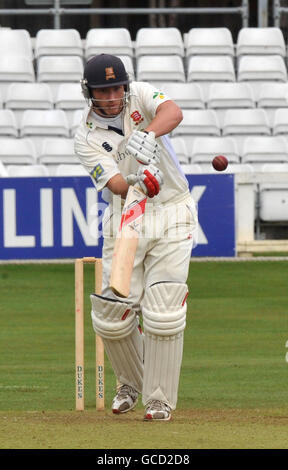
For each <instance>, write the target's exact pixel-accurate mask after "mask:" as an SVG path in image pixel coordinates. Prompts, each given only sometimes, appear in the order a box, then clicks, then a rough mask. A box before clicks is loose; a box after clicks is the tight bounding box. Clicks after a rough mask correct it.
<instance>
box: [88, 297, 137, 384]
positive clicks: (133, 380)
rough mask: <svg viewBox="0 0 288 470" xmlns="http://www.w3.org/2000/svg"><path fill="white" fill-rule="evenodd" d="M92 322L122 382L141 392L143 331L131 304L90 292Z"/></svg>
mask: <svg viewBox="0 0 288 470" xmlns="http://www.w3.org/2000/svg"><path fill="white" fill-rule="evenodd" d="M90 299H91V304H92V312H91V317H92V324H93V328H94V331H95V333H97V334H98V335H99V336H101V337H102V339H103V343H104V348H105V351H106V354H107V356H108V358H109V360H110V362H111V365H112V367H113V370H114V373H115V375H116V377H117V379H118V381H119V382H121V384H127V385H130V386H131V387H133V388H135V389H136V390H137V391H138V392H142V384H143V335H142V334H141V332H140V331H139V328H138V320H137V318H136V315H135V312H134V311H133V309H132V307H131V306H129V305H128V304H127V303H125V302H121V301H117V300H113V299H108V298H105V297H102V296H100V295H96V294H93V295H91V296H90Z"/></svg>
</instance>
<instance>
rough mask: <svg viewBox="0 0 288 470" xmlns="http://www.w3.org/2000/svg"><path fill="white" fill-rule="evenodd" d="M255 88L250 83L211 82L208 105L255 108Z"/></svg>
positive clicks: (214, 106) (213, 106) (209, 106)
mask: <svg viewBox="0 0 288 470" xmlns="http://www.w3.org/2000/svg"><path fill="white" fill-rule="evenodd" d="M255 106H256V103H255V99H254V95H253V90H252V88H251V86H250V85H249V84H248V83H244V82H241V83H239V82H235V83H211V85H210V86H209V90H208V96H207V107H208V108H214V109H219V108H220V109H221V108H255Z"/></svg>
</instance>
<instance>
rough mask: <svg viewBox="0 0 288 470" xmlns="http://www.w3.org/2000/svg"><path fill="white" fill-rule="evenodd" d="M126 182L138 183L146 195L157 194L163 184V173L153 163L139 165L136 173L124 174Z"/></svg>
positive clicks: (152, 195)
mask: <svg viewBox="0 0 288 470" xmlns="http://www.w3.org/2000/svg"><path fill="white" fill-rule="evenodd" d="M125 179H126V181H127V183H128V184H136V183H138V184H139V186H140V188H141V189H142V191H143V192H144V193H145V194H147V196H148V197H154V196H157V194H158V193H159V191H160V190H161V188H162V185H163V173H162V171H161V170H159V168H156V166H154V165H147V166H143V167H142V166H140V167H139V169H138V171H137V174H136V175H128V176H126V178H125Z"/></svg>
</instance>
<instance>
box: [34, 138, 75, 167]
mask: <svg viewBox="0 0 288 470" xmlns="http://www.w3.org/2000/svg"><path fill="white" fill-rule="evenodd" d="M37 161H38V163H41V164H46V165H49V164H54V165H59V164H60V163H61V164H64V163H65V164H75V163H79V159H78V158H77V157H76V155H75V152H74V140H73V139H70V138H67V139H66V138H46V139H44V140H43V141H42V145H41V148H40V151H39V156H38V160H37Z"/></svg>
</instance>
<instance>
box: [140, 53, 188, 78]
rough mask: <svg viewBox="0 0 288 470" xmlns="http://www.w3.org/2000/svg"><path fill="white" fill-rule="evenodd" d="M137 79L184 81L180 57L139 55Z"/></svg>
mask: <svg viewBox="0 0 288 470" xmlns="http://www.w3.org/2000/svg"><path fill="white" fill-rule="evenodd" d="M137 80H138V81H152V82H153V81H154V82H171V81H175V82H183V83H184V82H185V81H186V79H185V71H184V65H183V61H182V59H181V57H179V56H177V55H167V56H159V55H158V56H152V55H151V56H141V57H139V58H138V60H137Z"/></svg>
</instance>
